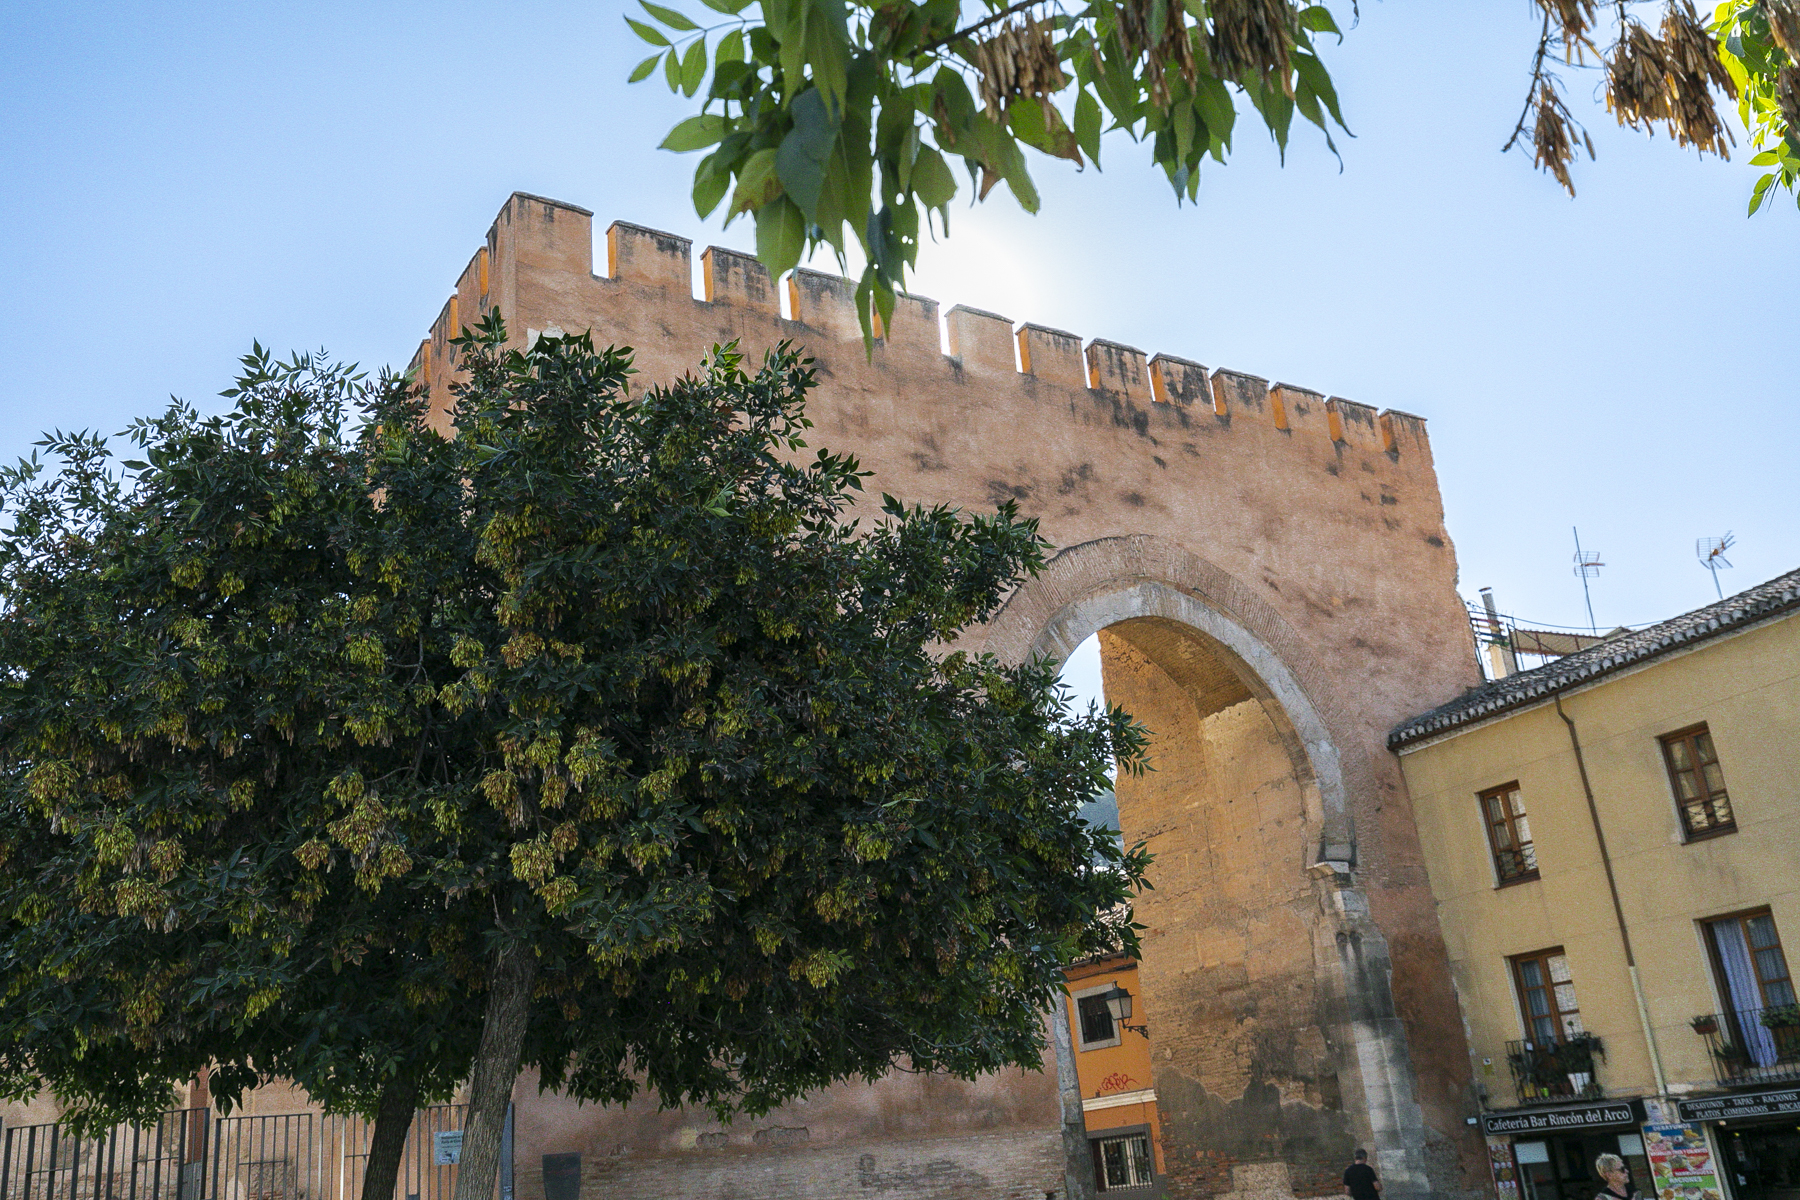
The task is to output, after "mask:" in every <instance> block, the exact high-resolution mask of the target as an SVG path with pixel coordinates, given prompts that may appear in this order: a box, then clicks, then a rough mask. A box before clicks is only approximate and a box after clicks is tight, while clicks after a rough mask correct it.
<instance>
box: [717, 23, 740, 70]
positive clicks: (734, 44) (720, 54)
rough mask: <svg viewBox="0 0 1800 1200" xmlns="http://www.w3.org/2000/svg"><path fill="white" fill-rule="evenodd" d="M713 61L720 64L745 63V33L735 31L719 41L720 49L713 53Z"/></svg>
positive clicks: (738, 30)
mask: <svg viewBox="0 0 1800 1200" xmlns="http://www.w3.org/2000/svg"><path fill="white" fill-rule="evenodd" d="M713 61H714V62H720V63H728V62H743V61H744V31H743V30H741V29H734V30H732V31H731V32H730V33H728V34H726V35H725V36H724V37H722V38H720V39H719V45H718V48H717V49H715V50H714V51H713Z"/></svg>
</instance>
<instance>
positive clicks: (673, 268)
mask: <svg viewBox="0 0 1800 1200" xmlns="http://www.w3.org/2000/svg"><path fill="white" fill-rule="evenodd" d="M693 248H694V243H693V242H691V241H689V240H688V239H687V238H684V237H677V236H675V235H674V234H672V233H664V232H662V231H661V230H660V229H646V228H644V227H643V226H642V225H628V224H626V223H625V222H624V221H614V222H613V223H612V225H610V226H609V227H608V228H607V230H606V273H607V274H608V275H610V276H612V277H613V278H614V279H623V280H627V281H629V282H631V283H644V284H649V285H650V286H652V287H662V288H668V289H669V290H670V291H681V292H685V293H687V294H688V295H689V296H692V295H693V294H694V267H693Z"/></svg>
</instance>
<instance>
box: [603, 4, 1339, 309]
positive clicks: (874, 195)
mask: <svg viewBox="0 0 1800 1200" xmlns="http://www.w3.org/2000/svg"><path fill="white" fill-rule="evenodd" d="M640 2H641V3H642V6H643V13H642V19H640V18H639V17H637V16H628V17H626V18H625V21H626V23H627V24H628V25H629V26H630V27H631V29H632V30H633V31H635V32H636V34H637V35H638V36H639V37H641V38H642V39H643V40H644V41H646V42H648V43H650V44H651V45H652V46H653V47H655V48H656V49H655V53H653V54H651V55H650V56H649V57H648V58H646V59H644V60H643V62H641V63H640V64H638V66H637V68H636V69H635V70H634V71H633V72H632V74H631V78H632V80H633V81H634V82H635V81H638V80H642V79H647V78H649V77H650V76H651V75H653V74H656V73H658V72H659V71H660V73H661V75H662V77H663V78H664V79H665V80H666V81H667V83H668V86H669V87H670V88H671V89H672V90H674V91H676V92H678V93H679V94H681V95H684V96H687V97H690V98H692V97H696V96H704V103H703V109H702V111H701V112H700V113H698V114H696V115H694V116H691V117H689V118H687V119H686V120H684V121H682V122H681V123H680V124H678V125H677V126H676V127H675V128H674V130H672V131H671V132H670V134H669V136H668V137H667V139H665V141H664V142H663V146H664V148H666V149H670V150H677V151H700V150H707V151H708V153H707V154H706V156H705V157H704V158H703V159H702V160H701V161H700V163H699V165H698V167H697V168H696V169H695V173H694V190H693V195H694V206H695V208H696V209H697V210H698V212H699V213H700V215H701V216H703V217H704V216H708V215H710V214H711V213H713V212H714V211H716V210H717V209H719V208H720V206H721V205H723V206H724V208H725V211H726V218H727V220H728V221H729V220H730V219H732V218H734V217H736V216H739V215H742V214H750V215H751V216H753V218H754V220H755V222H756V246H757V255H758V257H759V258H760V259H761V260H762V262H763V263H764V265H765V266H767V267H768V269H769V271H770V273H771V275H773V276H775V277H779V276H780V275H781V274H782V273H783V272H785V271H787V270H789V269H790V268H792V267H793V266H795V265H796V264H797V263H799V262H800V261H801V260H802V259H803V258H804V257H805V256H806V255H807V254H808V253H810V252H811V251H812V250H813V249H815V248H817V247H819V246H822V245H823V246H829V247H830V248H831V250H832V252H833V253H834V254H835V255H836V256H837V258H838V261H839V262H840V264H842V263H844V262H845V261H846V255H847V253H848V251H849V250H850V248H851V246H852V245H853V244H854V245H855V246H856V247H858V248H859V249H860V250H861V252H862V255H863V257H864V259H865V261H866V264H867V265H866V267H865V269H864V271H863V275H862V278H861V280H860V283H859V286H858V288H857V292H856V300H857V308H858V312H859V313H860V315H861V318H862V325H863V333H864V337H865V339H869V340H872V338H873V336H874V333H875V329H876V324H877V321H878V320H879V321H885V320H887V319H888V318H889V317H891V315H892V312H893V305H894V299H895V294H896V293H897V292H898V291H899V290H900V289H901V288H902V287H903V285H904V283H905V274H906V271H907V269H908V268H909V267H911V266H913V265H914V264H915V263H916V261H917V257H918V250H919V243H920V238H921V237H922V236H927V235H929V234H931V233H932V232H933V229H932V222H933V218H934V217H935V219H936V222H937V228H938V229H939V230H942V231H944V232H947V231H948V227H949V205H950V201H951V200H952V199H953V198H954V197H955V196H956V195H957V194H958V192H959V190H961V189H962V188H963V187H967V188H969V189H970V190H972V191H973V192H974V193H975V195H976V196H977V197H978V198H983V199H985V198H986V197H987V195H988V194H989V193H990V192H991V191H992V190H993V189H994V188H995V187H996V186H998V185H999V184H1001V183H1004V184H1005V185H1006V186H1007V188H1008V189H1009V190H1010V191H1011V193H1012V194H1013V196H1014V198H1015V199H1016V200H1017V201H1018V202H1019V204H1020V205H1021V206H1022V207H1024V208H1025V209H1026V210H1027V211H1030V212H1035V211H1036V210H1037V208H1038V192H1037V188H1036V186H1035V185H1034V184H1033V182H1032V179H1031V174H1030V171H1029V169H1028V165H1027V159H1026V155H1025V150H1026V149H1031V150H1036V151H1038V152H1039V153H1042V154H1045V155H1048V156H1050V157H1052V158H1059V159H1064V160H1067V161H1068V162H1071V163H1075V164H1077V165H1078V166H1079V165H1083V164H1085V163H1087V162H1090V161H1091V162H1093V163H1094V164H1095V165H1096V166H1098V164H1099V159H1100V144H1101V138H1102V135H1103V134H1104V133H1106V132H1108V131H1110V130H1123V131H1125V132H1127V133H1128V134H1129V135H1130V136H1131V137H1132V138H1133V139H1135V140H1137V141H1139V142H1141V143H1143V144H1144V145H1145V146H1146V147H1147V148H1148V149H1149V152H1150V157H1151V160H1152V161H1153V162H1155V163H1156V165H1158V166H1159V167H1161V168H1162V169H1163V171H1164V173H1165V174H1166V175H1167V177H1168V180H1169V183H1170V185H1171V186H1172V187H1173V188H1174V190H1175V193H1176V195H1177V197H1178V198H1185V199H1190V200H1191V199H1193V198H1194V197H1195V196H1196V195H1197V194H1198V189H1199V186H1200V170H1201V164H1202V163H1203V161H1204V160H1205V159H1206V158H1208V157H1210V158H1212V159H1214V160H1215V161H1216V162H1220V163H1222V162H1224V161H1225V158H1226V155H1227V154H1228V153H1229V151H1230V149H1231V139H1232V134H1233V131H1234V129H1235V127H1236V123H1237V115H1238V114H1237V100H1238V98H1239V97H1244V98H1247V99H1248V101H1249V103H1250V105H1251V107H1252V108H1254V110H1255V111H1256V113H1257V115H1258V117H1259V118H1260V120H1261V122H1262V123H1263V125H1265V126H1266V127H1267V129H1268V130H1269V132H1270V134H1271V135H1272V136H1273V137H1274V139H1275V141H1276V142H1277V144H1278V145H1279V146H1280V147H1281V149H1282V151H1283V153H1285V151H1286V147H1287V143H1288V138H1289V135H1290V132H1291V130H1292V126H1293V122H1294V117H1295V115H1296V114H1298V115H1299V116H1300V117H1302V118H1304V119H1305V120H1306V121H1308V122H1310V123H1311V124H1313V125H1315V126H1317V127H1318V128H1319V129H1320V130H1322V131H1325V133H1326V141H1327V143H1328V144H1329V143H1330V140H1331V139H1330V128H1331V127H1332V126H1334V125H1335V126H1338V127H1340V128H1342V126H1343V118H1342V115H1341V113H1340V112H1339V109H1338V99H1337V93H1336V90H1335V89H1334V87H1333V85H1332V82H1331V78H1330V76H1329V74H1328V73H1327V71H1326V69H1325V66H1324V63H1323V62H1322V61H1321V60H1320V58H1319V55H1318V53H1317V50H1316V48H1315V46H1314V39H1315V37H1316V36H1317V35H1320V34H1336V33H1338V26H1337V22H1336V21H1335V20H1334V19H1333V17H1332V15H1331V13H1330V12H1329V11H1328V10H1327V9H1326V8H1325V7H1323V6H1322V5H1317V4H1312V5H1308V4H1301V3H1294V2H1293V0H1094V2H1093V3H1091V4H1088V5H1085V6H1083V7H1080V8H1079V9H1075V10H1069V9H1065V8H1064V7H1063V6H1061V5H1058V4H1053V3H1049V2H1048V0H1029V2H1026V3H1012V4H1008V3H1004V0H980V2H979V3H975V4H968V3H964V2H963V0H702V3H704V4H705V5H706V7H707V8H708V9H710V10H712V14H711V15H709V16H708V17H707V18H706V23H704V24H703V23H702V22H701V21H699V20H696V19H695V18H694V17H693V16H691V15H689V14H688V13H686V12H682V11H679V10H677V9H675V8H671V7H668V6H667V5H664V4H656V3H651V2H650V0H640ZM1334 150H1335V147H1334ZM959 176H966V181H962V180H959Z"/></svg>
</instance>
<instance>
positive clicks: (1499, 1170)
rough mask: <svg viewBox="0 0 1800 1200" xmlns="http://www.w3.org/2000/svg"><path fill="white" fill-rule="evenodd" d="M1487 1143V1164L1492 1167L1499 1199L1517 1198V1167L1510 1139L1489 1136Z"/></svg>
mask: <svg viewBox="0 0 1800 1200" xmlns="http://www.w3.org/2000/svg"><path fill="white" fill-rule="evenodd" d="M1487 1144H1488V1165H1489V1166H1491V1167H1492V1168H1493V1169H1494V1190H1495V1191H1496V1192H1498V1193H1499V1194H1500V1200H1519V1169H1518V1167H1517V1166H1515V1165H1514V1163H1513V1148H1512V1141H1511V1140H1510V1139H1508V1138H1503V1137H1491V1138H1489V1139H1488V1140H1487Z"/></svg>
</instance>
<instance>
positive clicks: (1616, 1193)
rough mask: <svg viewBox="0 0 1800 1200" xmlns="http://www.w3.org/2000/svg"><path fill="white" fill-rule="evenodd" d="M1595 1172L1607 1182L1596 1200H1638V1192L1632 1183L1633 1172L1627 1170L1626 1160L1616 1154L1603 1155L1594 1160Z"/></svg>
mask: <svg viewBox="0 0 1800 1200" xmlns="http://www.w3.org/2000/svg"><path fill="white" fill-rule="evenodd" d="M1594 1171H1595V1172H1596V1173H1597V1174H1598V1175H1599V1176H1600V1178H1602V1179H1604V1180H1606V1186H1605V1187H1604V1188H1602V1189H1601V1190H1600V1191H1599V1192H1598V1193H1597V1194H1596V1195H1595V1196H1594V1200H1637V1195H1638V1190H1637V1188H1636V1187H1635V1186H1634V1185H1633V1184H1632V1182H1631V1172H1630V1171H1628V1170H1626V1169H1625V1160H1624V1159H1622V1158H1620V1157H1619V1156H1618V1155H1616V1154H1602V1155H1601V1156H1600V1157H1599V1158H1596V1159H1595V1160H1594Z"/></svg>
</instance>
